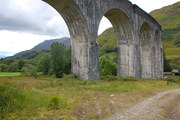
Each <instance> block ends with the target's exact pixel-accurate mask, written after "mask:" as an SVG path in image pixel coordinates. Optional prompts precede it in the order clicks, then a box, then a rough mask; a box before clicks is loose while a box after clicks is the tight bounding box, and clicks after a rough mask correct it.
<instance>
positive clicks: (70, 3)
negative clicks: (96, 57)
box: [44, 0, 89, 79]
mask: <svg viewBox="0 0 180 120" xmlns="http://www.w3.org/2000/svg"><path fill="white" fill-rule="evenodd" d="M44 1H45V2H47V3H48V4H50V5H51V6H52V7H53V8H54V9H56V10H57V12H58V13H60V15H61V16H62V17H63V19H64V20H65V22H66V24H67V26H68V29H69V33H70V36H71V54H72V55H71V63H72V65H71V66H72V68H71V69H72V73H73V74H76V75H78V76H81V78H84V79H87V78H88V72H89V71H88V66H87V65H88V49H87V48H88V28H87V23H86V20H85V19H84V16H83V14H82V12H81V10H80V8H79V6H78V5H77V4H76V3H75V2H74V0H53V1H52V0H44Z"/></svg>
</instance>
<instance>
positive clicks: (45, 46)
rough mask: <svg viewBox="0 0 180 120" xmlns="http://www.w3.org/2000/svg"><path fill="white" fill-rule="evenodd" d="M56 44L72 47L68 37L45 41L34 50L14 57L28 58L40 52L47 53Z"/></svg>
mask: <svg viewBox="0 0 180 120" xmlns="http://www.w3.org/2000/svg"><path fill="white" fill-rule="evenodd" d="M54 42H59V43H63V44H64V45H65V46H66V47H70V42H71V41H70V38H68V37H64V38H58V39H50V40H45V41H44V42H42V43H39V44H38V45H36V46H35V47H33V48H32V49H30V50H26V51H22V52H20V53H17V54H15V55H14V56H13V57H26V58H27V57H31V56H33V55H35V54H36V53H39V52H47V51H49V50H50V47H51V44H52V43H54Z"/></svg>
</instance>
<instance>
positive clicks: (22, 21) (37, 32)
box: [0, 0, 179, 56]
mask: <svg viewBox="0 0 180 120" xmlns="http://www.w3.org/2000/svg"><path fill="white" fill-rule="evenodd" d="M130 1H131V2H132V3H133V4H137V5H138V6H139V7H141V8H142V9H143V10H144V11H146V12H147V13H149V12H151V11H153V10H155V9H159V8H162V7H164V6H167V5H170V4H173V3H175V2H178V1H179V0H130ZM108 27H111V24H110V23H109V21H108V20H107V19H106V18H103V19H102V21H101V23H100V27H99V32H98V33H99V34H100V33H102V32H103V31H104V30H105V29H107V28H108ZM61 37H69V31H68V29H67V26H66V24H65V22H64V20H63V18H62V17H61V16H60V15H59V13H57V11H56V10H54V9H53V8H52V7H51V6H49V5H48V4H46V3H44V2H42V1H41V0H0V56H11V55H14V54H15V53H18V52H20V51H24V50H28V49H31V48H33V47H34V46H35V45H37V44H38V43H40V42H43V41H44V40H47V39H53V38H61Z"/></svg>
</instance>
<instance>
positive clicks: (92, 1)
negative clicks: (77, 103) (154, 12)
mask: <svg viewBox="0 0 180 120" xmlns="http://www.w3.org/2000/svg"><path fill="white" fill-rule="evenodd" d="M44 1H46V2H47V3H49V4H50V5H51V6H52V7H54V8H55V9H56V10H57V11H58V12H59V13H60V14H61V15H62V17H63V18H64V20H65V22H66V24H67V26H68V28H69V32H70V35H71V39H72V43H71V45H72V57H71V58H72V73H74V74H76V75H78V76H80V77H81V78H83V79H99V69H98V68H99V57H98V45H97V31H98V27H99V23H100V20H101V19H102V17H103V16H106V17H107V18H108V19H109V20H110V21H111V23H112V25H113V27H114V30H115V32H116V36H117V47H118V56H119V58H118V64H119V65H118V75H120V76H134V77H144V78H147V77H155V72H154V71H155V66H156V65H154V61H155V60H156V58H155V57H154V58H153V57H152V55H153V54H154V55H155V54H156V48H155V46H153V45H154V43H153V42H154V41H153V39H155V37H154V36H155V34H153V32H152V31H154V29H157V30H159V31H160V32H159V33H160V45H158V47H159V46H160V47H159V48H160V51H161V62H160V63H161V68H160V69H161V75H160V77H162V68H163V67H162V64H163V57H162V55H163V52H162V51H163V48H162V42H161V41H162V38H161V26H160V25H159V24H158V23H157V21H156V20H155V19H154V18H152V17H151V16H150V15H149V14H147V13H146V12H144V11H143V10H142V9H141V8H139V7H138V6H136V5H133V4H132V3H131V2H129V1H127V0H44Z"/></svg>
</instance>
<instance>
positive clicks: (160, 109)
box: [104, 89, 180, 120]
mask: <svg viewBox="0 0 180 120" xmlns="http://www.w3.org/2000/svg"><path fill="white" fill-rule="evenodd" d="M104 120H180V89H175V90H169V91H166V92H161V93H158V94H156V95H154V96H152V97H150V98H148V99H147V100H145V101H143V102H141V103H139V104H137V105H135V106H133V107H132V108H129V109H128V110H125V111H122V112H120V113H116V114H115V115H113V116H110V117H108V118H105V119H104Z"/></svg>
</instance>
